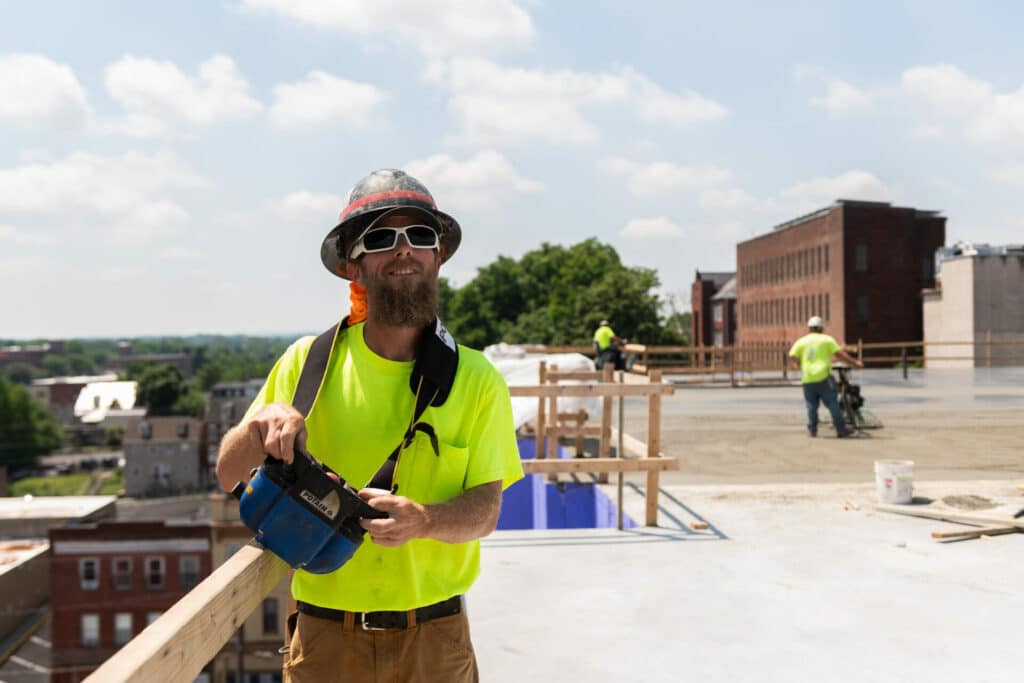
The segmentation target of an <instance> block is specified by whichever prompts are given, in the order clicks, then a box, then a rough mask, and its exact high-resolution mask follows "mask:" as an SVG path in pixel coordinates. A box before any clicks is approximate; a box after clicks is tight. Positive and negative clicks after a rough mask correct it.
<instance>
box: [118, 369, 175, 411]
mask: <svg viewBox="0 0 1024 683" xmlns="http://www.w3.org/2000/svg"><path fill="white" fill-rule="evenodd" d="M131 369H132V370H136V371H137V373H138V374H137V375H135V376H132V377H131V378H132V379H134V380H135V381H137V382H138V383H139V385H138V389H137V390H136V399H137V401H138V402H139V403H141V404H142V405H144V406H146V408H147V412H148V413H149V414H150V415H174V414H175V412H174V407H175V404H176V403H177V402H178V399H180V398H181V397H182V395H183V394H185V393H186V391H187V387H186V385H185V380H184V379H183V378H182V376H181V372H180V371H179V370H178V368H176V367H174V366H173V365H166V364H164V363H151V364H147V365H143V366H141V367H140V368H137V369H136V368H135V366H132V368H131Z"/></svg>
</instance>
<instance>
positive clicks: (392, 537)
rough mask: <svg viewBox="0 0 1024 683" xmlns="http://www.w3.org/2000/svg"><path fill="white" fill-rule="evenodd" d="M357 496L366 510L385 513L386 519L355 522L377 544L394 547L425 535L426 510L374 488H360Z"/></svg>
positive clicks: (417, 504)
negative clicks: (365, 506)
mask: <svg viewBox="0 0 1024 683" xmlns="http://www.w3.org/2000/svg"><path fill="white" fill-rule="evenodd" d="M359 497H360V498H362V499H363V500H365V501H367V502H368V503H369V504H370V507H372V508H374V509H376V510H381V511H382V512H386V513H388V518H387V519H360V520H359V523H360V524H361V525H362V526H363V528H364V529H366V530H367V531H368V532H370V538H371V539H372V540H373V542H374V543H376V544H377V545H382V546H385V547H388V548H394V547H396V546H400V545H402V544H403V543H406V542H407V541H409V540H411V539H413V538H422V537H424V536H426V535H427V510H426V508H425V507H424V506H422V505H420V504H419V503H417V502H415V501H413V500H409V499H408V498H406V497H405V496H393V495H391V494H390V493H388V492H386V491H380V490H378V489H361V490H360V491H359Z"/></svg>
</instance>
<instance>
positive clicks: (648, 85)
mask: <svg viewBox="0 0 1024 683" xmlns="http://www.w3.org/2000/svg"><path fill="white" fill-rule="evenodd" d="M622 77H623V78H624V79H625V80H626V81H627V83H628V85H629V89H630V91H631V94H630V97H631V98H632V99H634V100H635V101H636V110H637V113H638V115H639V116H640V119H641V120H642V121H646V122H648V123H667V124H671V125H676V126H686V125H689V124H691V123H698V122H701V121H716V120H718V119H721V118H725V117H726V116H728V115H729V110H728V109H727V108H726V107H724V106H722V105H721V104H719V103H718V102H715V101H714V100H710V99H708V98H706V97H704V96H703V95H700V94H698V93H695V92H693V91H692V90H687V91H686V92H685V93H683V94H681V95H677V94H676V93H673V92H669V91H668V90H665V89H664V88H662V87H661V86H659V85H658V84H656V83H655V82H654V81H652V80H650V79H649V78H647V77H646V76H644V75H643V74H641V73H638V72H636V71H635V70H633V69H630V68H627V69H624V70H623V74H622Z"/></svg>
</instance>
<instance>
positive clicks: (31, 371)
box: [4, 361, 43, 384]
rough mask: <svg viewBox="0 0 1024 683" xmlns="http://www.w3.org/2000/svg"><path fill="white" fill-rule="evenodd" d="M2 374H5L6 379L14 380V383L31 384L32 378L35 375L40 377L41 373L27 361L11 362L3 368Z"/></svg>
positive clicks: (34, 377)
mask: <svg viewBox="0 0 1024 683" xmlns="http://www.w3.org/2000/svg"><path fill="white" fill-rule="evenodd" d="M4 374H6V375H7V379H9V380H10V381H12V382H14V383H15V384H31V383H32V380H34V379H36V378H37V377H42V375H43V373H42V372H40V371H39V370H37V369H35V368H34V367H32V366H31V365H29V364H28V363H22V362H20V361H19V362H17V363H11V364H10V365H8V366H7V367H6V368H4Z"/></svg>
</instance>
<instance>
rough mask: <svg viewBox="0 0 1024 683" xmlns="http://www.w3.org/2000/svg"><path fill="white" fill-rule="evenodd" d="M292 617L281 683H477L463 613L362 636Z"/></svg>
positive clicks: (336, 624)
mask: <svg viewBox="0 0 1024 683" xmlns="http://www.w3.org/2000/svg"><path fill="white" fill-rule="evenodd" d="M354 621H355V620H354V619H353V617H352V615H351V614H347V615H345V621H344V622H341V621H333V620H331V619H319V618H317V617H312V616H309V615H308V614H301V613H298V612H295V613H293V614H292V615H291V617H290V618H289V619H288V636H287V643H286V644H287V645H288V646H289V652H288V654H286V655H285V657H284V668H283V673H284V683H342V682H344V683H478V681H479V680H480V674H479V673H478V671H477V666H476V655H474V653H473V644H472V643H471V642H470V639H469V620H468V619H467V618H466V612H465V610H463V611H462V612H460V613H459V614H456V615H453V616H450V617H441V618H439V619H432V620H430V621H426V622H423V623H422V624H416V625H415V626H412V627H410V628H406V629H388V630H385V631H364V630H363V627H362V626H361V625H359V624H355V623H354Z"/></svg>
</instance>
